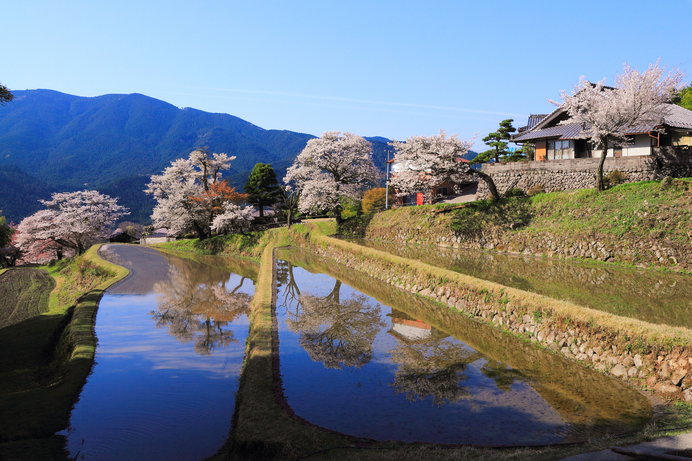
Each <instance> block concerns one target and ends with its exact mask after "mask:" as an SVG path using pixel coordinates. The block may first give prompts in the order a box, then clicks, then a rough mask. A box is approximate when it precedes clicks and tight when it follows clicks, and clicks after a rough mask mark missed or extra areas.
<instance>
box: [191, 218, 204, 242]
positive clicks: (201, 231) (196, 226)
mask: <svg viewBox="0 0 692 461" xmlns="http://www.w3.org/2000/svg"><path fill="white" fill-rule="evenodd" d="M192 227H193V228H194V230H195V234H197V238H198V239H200V240H204V239H205V238H207V233H206V232H205V231H204V229H202V226H200V225H199V224H198V223H196V222H195V223H193V225H192Z"/></svg>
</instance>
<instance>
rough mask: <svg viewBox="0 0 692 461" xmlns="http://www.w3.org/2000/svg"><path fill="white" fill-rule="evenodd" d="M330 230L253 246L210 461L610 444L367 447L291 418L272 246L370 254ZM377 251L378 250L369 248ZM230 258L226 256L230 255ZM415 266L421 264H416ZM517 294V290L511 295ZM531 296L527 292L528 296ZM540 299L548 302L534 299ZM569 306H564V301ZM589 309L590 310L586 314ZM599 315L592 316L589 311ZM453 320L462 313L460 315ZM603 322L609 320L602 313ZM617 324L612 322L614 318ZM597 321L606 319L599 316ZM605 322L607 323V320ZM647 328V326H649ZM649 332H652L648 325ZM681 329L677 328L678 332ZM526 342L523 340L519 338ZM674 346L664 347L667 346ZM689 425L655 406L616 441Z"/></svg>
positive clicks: (496, 453) (535, 455)
mask: <svg viewBox="0 0 692 461" xmlns="http://www.w3.org/2000/svg"><path fill="white" fill-rule="evenodd" d="M334 232H335V227H334V223H333V222H330V221H329V220H314V221H311V222H309V223H306V224H298V225H294V226H293V227H292V228H291V229H290V230H289V229H286V228H282V229H273V230H270V231H267V232H266V233H265V234H264V235H263V236H262V237H261V238H260V239H259V240H258V241H259V242H261V259H260V263H261V264H260V272H259V278H258V282H257V285H256V292H255V293H256V294H255V296H254V298H253V301H252V308H251V313H250V317H251V323H250V334H249V336H248V340H247V344H246V354H245V360H244V363H243V371H242V375H241V383H240V388H239V391H238V395H237V399H236V409H235V413H234V417H233V419H234V424H233V430H232V433H231V434H230V436H229V439H228V441H227V443H226V444H225V445H224V446H223V447H222V448H221V450H220V451H219V452H218V453H217V454H216V455H215V456H213V457H212V458H211V459H260V458H261V459H298V458H300V459H304V458H307V457H309V458H310V459H331V458H333V457H334V456H338V457H339V458H340V459H396V460H401V459H422V458H423V457H425V458H432V459H458V458H459V456H463V457H471V458H474V457H477V458H492V459H538V460H540V459H555V458H556V457H562V456H568V455H571V454H576V453H581V452H584V451H590V450H598V449H603V448H607V447H608V446H611V445H612V444H613V443H614V441H613V439H612V438H610V437H608V436H604V438H603V439H593V440H590V441H589V442H587V443H584V444H578V445H574V446H555V447H531V448H509V449H491V448H480V447H465V446H464V447H453V448H450V447H442V446H439V445H434V444H407V443H400V442H374V441H370V440H363V439H357V438H353V437H349V436H345V435H342V434H337V433H334V432H331V431H328V430H325V429H322V428H318V427H315V426H313V425H311V424H309V423H307V422H305V421H303V420H302V419H300V418H299V417H296V416H295V415H294V414H293V412H292V410H291V409H290V407H288V405H287V403H286V402H285V400H284V399H283V394H282V389H281V383H280V376H279V375H278V373H279V371H278V344H277V336H276V334H277V332H276V323H275V318H274V317H273V308H274V306H273V303H274V299H273V296H274V267H275V260H274V250H275V249H276V248H279V247H283V246H288V245H296V246H302V247H313V248H314V247H315V245H318V246H324V245H330V246H334V245H336V246H338V245H343V247H346V248H348V249H349V251H366V252H367V251H369V250H371V249H368V248H365V247H360V246H359V245H356V244H353V243H350V242H344V241H342V240H338V239H335V238H332V237H329V234H333V233H334ZM372 251H377V250H372ZM229 253H230V252H229ZM376 256H377V257H380V258H384V259H385V260H387V259H388V258H395V261H396V262H397V263H406V264H411V263H416V261H409V260H405V258H400V257H397V256H394V255H390V254H388V253H384V252H379V251H377V254H376ZM421 264H422V263H421ZM421 268H422V269H427V270H431V271H433V272H435V271H437V270H438V268H436V267H433V266H429V265H425V266H422V267H421ZM454 274H456V275H458V276H461V277H462V279H464V281H465V282H467V283H475V284H478V283H480V284H481V285H482V288H481V289H484V288H485V289H487V285H486V284H491V285H492V287H493V288H494V289H500V290H502V289H503V288H505V287H502V286H501V285H498V284H495V283H492V282H486V281H483V280H479V279H474V278H473V277H468V276H462V275H461V274H457V273H454ZM516 291H517V292H520V293H525V292H521V290H516ZM529 294H530V295H532V293H529ZM536 296H538V297H539V299H540V300H541V301H545V300H546V299H547V300H548V301H555V302H559V303H562V302H561V301H556V300H551V299H550V298H546V297H543V296H540V295H536ZM563 304H568V303H563ZM581 309H582V308H580V307H579V306H571V309H568V310H566V311H565V312H569V313H571V314H575V313H577V312H583V311H582V310H581ZM589 311H591V310H589ZM457 312H459V311H457ZM596 312H598V311H596ZM459 314H460V315H464V313H462V312H459ZM606 316H608V317H616V316H613V315H611V314H606ZM618 318H619V317H618ZM601 319H605V317H602V318H601ZM606 323H607V322H606ZM633 325H634V326H636V327H637V328H638V329H644V330H646V329H647V326H649V325H651V324H646V323H645V322H639V321H636V322H635V324H633ZM651 326H654V325H651ZM654 327H655V326H654ZM683 330H684V329H683ZM681 333H682V334H683V335H682V336H680V335H677V334H673V335H672V336H671V335H670V334H669V333H666V332H661V331H657V332H655V333H653V334H652V335H651V336H650V339H652V340H654V341H659V340H660V341H662V347H665V348H670V347H673V344H674V343H677V342H678V341H681V340H682V338H683V337H685V336H686V335H689V334H690V332H689V331H688V330H684V331H682V332H681ZM525 339H528V338H525ZM671 339H672V340H673V343H671V342H670V341H669V340H671ZM691 426H692V407H691V406H690V404H688V403H683V402H676V403H672V404H665V405H659V406H658V407H657V409H656V416H655V418H654V420H652V422H651V423H650V424H649V425H647V427H646V428H645V429H644V430H643V431H641V432H639V433H637V434H634V435H631V436H628V437H624V438H620V439H618V440H617V443H618V444H627V443H636V442H639V441H642V440H648V439H651V438H655V437H660V436H664V435H670V434H676V433H680V432H683V431H685V430H689V427H691Z"/></svg>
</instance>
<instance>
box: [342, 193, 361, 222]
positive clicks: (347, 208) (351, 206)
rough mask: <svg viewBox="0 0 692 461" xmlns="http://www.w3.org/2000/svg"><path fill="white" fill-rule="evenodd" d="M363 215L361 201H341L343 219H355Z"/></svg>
mask: <svg viewBox="0 0 692 461" xmlns="http://www.w3.org/2000/svg"><path fill="white" fill-rule="evenodd" d="M360 213H361V202H360V200H356V199H352V198H348V197H344V198H342V199H341V219H344V220H345V219H350V218H354V217H356V216H358V215H360Z"/></svg>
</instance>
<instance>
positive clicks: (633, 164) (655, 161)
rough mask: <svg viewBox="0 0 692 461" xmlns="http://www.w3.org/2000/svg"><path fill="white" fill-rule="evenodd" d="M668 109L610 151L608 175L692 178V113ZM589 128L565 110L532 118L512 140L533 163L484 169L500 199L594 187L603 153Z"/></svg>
mask: <svg viewBox="0 0 692 461" xmlns="http://www.w3.org/2000/svg"><path fill="white" fill-rule="evenodd" d="M667 108H668V111H667V114H666V116H665V117H664V119H663V120H662V122H661V123H659V124H657V125H655V126H647V125H641V126H637V127H634V128H633V129H632V130H630V133H628V136H627V139H626V142H624V143H622V144H621V145H615V146H612V147H610V148H609V149H608V155H607V157H606V159H605V163H604V166H603V167H604V171H605V173H606V174H609V173H610V172H614V171H618V172H619V176H620V177H621V178H622V180H623V181H625V182H637V181H649V180H656V179H662V178H664V177H666V176H672V177H678V178H679V177H689V176H691V175H692V156H691V155H690V154H691V153H692V111H689V110H687V109H684V108H682V107H679V106H676V105H674V104H668V105H667ZM586 128H587V127H584V126H582V125H581V124H579V123H570V116H569V114H568V113H567V111H566V110H565V109H563V108H562V107H558V108H557V109H555V110H554V111H553V112H552V113H550V114H533V115H531V116H529V120H528V123H527V125H526V126H524V127H521V128H519V130H518V132H517V133H516V134H515V135H514V136H513V137H512V142H515V143H517V144H523V145H524V146H526V145H527V144H528V145H529V146H530V147H532V148H533V149H528V150H529V152H531V151H533V160H532V161H525V162H508V163H485V164H483V167H482V171H483V172H484V173H486V174H488V175H490V176H491V177H492V178H493V181H494V182H495V185H496V187H497V189H498V190H499V191H500V192H501V193H503V192H505V191H507V190H509V189H520V190H523V191H525V192H529V191H531V190H544V191H546V192H552V191H559V190H574V189H585V188H591V187H594V186H595V181H596V177H595V171H596V168H597V166H598V164H599V163H600V160H601V153H602V150H601V149H595V148H594V146H593V145H592V144H591V143H590V142H589V141H588V136H587V134H586ZM530 157H531V155H530ZM477 196H478V197H479V198H485V197H489V196H490V193H489V191H488V189H487V186H486V185H485V183H480V184H479V187H478V192H477Z"/></svg>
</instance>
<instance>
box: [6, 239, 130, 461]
mask: <svg viewBox="0 0 692 461" xmlns="http://www.w3.org/2000/svg"><path fill="white" fill-rule="evenodd" d="M97 251H98V246H94V247H92V248H91V249H89V250H88V251H87V252H86V253H85V254H84V255H82V256H80V257H78V258H75V259H73V260H69V261H62V262H60V263H58V264H56V265H55V266H52V267H49V268H47V270H48V272H49V273H50V275H51V276H52V277H53V278H54V279H55V282H56V283H55V288H54V290H53V291H52V292H51V293H50V298H49V301H48V303H47V306H46V307H47V309H46V311H45V312H43V313H41V314H40V315H37V316H34V317H32V318H29V319H27V320H24V321H22V322H19V323H16V324H14V325H11V326H8V327H6V328H2V329H0V350H3V351H11V353H5V354H2V355H1V356H0V383H1V384H0V415H2V417H1V418H0V458H2V459H62V458H64V457H65V453H64V442H65V440H64V438H63V437H61V436H55V435H54V434H55V432H57V431H59V430H61V429H63V428H65V427H67V425H68V424H69V416H70V410H71V408H72V405H73V403H74V402H75V400H76V399H77V398H78V396H79V392H80V390H81V388H82V386H83V384H84V381H85V379H86V377H87V375H88V374H89V371H90V370H91V366H92V363H93V358H94V351H95V346H96V337H95V335H94V320H95V316H96V309H97V307H98V302H99V300H100V299H101V296H102V295H103V291H104V290H105V289H106V288H107V287H108V286H110V285H111V284H112V283H114V282H116V281H117V280H120V279H121V278H123V277H125V276H126V275H127V273H128V271H127V270H126V269H124V268H122V267H120V266H116V265H115V264H112V263H109V262H107V261H105V260H103V259H101V258H100V257H99V256H98V254H97ZM13 271H14V270H12V271H10V272H13ZM3 277H4V276H3Z"/></svg>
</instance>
